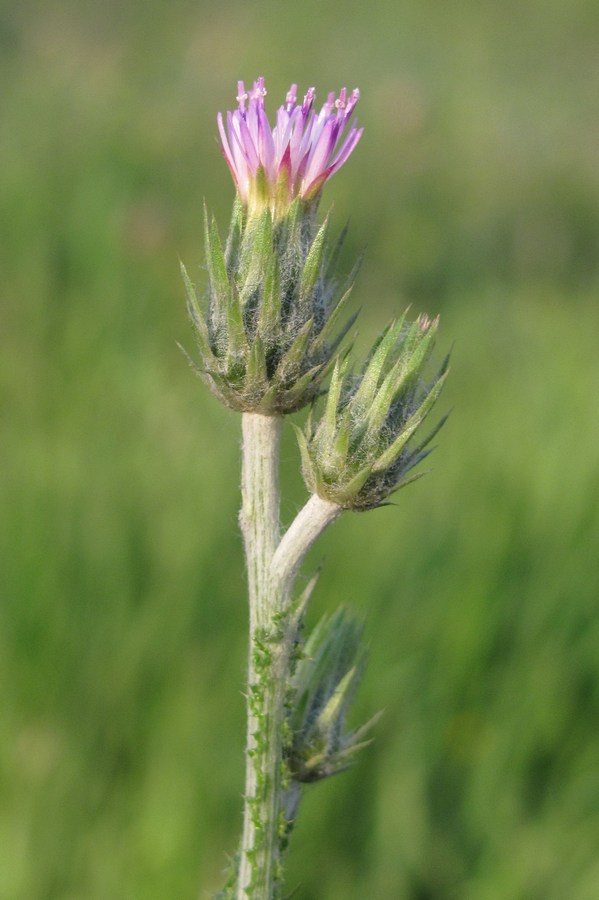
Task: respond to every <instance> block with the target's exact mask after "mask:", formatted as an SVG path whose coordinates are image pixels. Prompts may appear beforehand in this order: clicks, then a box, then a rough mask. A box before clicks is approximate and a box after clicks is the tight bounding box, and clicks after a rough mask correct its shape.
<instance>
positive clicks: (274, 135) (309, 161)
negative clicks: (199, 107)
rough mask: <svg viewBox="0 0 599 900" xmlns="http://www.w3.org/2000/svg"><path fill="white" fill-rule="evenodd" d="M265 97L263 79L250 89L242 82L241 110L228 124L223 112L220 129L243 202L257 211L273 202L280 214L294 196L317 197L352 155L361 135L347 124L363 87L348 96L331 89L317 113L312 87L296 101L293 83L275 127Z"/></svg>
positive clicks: (239, 92)
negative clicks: (301, 100)
mask: <svg viewBox="0 0 599 900" xmlns="http://www.w3.org/2000/svg"><path fill="white" fill-rule="evenodd" d="M265 96H266V88H265V87H264V78H258V80H257V81H255V82H254V86H253V88H252V90H251V91H248V92H246V90H245V86H244V83H243V81H239V82H238V83H237V103H238V106H237V109H236V110H234V111H233V112H227V118H226V127H225V123H224V121H223V116H222V114H221V113H219V114H218V128H219V131H220V137H221V142H222V151H223V154H224V157H225V159H226V160H227V163H228V164H229V168H230V169H231V173H232V175H233V178H234V180H235V184H236V186H237V191H238V193H239V196H240V198H241V201H242V203H243V204H244V205H245V206H247V207H249V208H250V209H251V210H253V211H254V210H257V211H259V210H261V209H264V208H265V207H270V209H271V210H272V213H273V215H274V216H275V217H278V216H279V215H280V214H282V213H284V212H285V210H286V209H287V208H288V207H289V205H290V203H291V202H292V201H293V200H294V199H295V198H296V197H300V198H301V199H302V200H304V201H306V202H308V201H310V200H314V198H315V197H316V196H317V195H318V193H319V192H320V190H321V188H322V186H323V185H324V183H325V181H327V179H329V178H330V177H331V175H333V174H334V173H335V172H336V171H337V169H339V168H341V166H342V165H343V163H344V162H345V161H346V160H347V158H348V157H349V156H350V154H351V152H352V151H353V149H354V147H355V146H356V144H357V143H358V141H359V140H360V137H361V136H362V129H361V128H358V127H357V123H356V120H355V119H354V121H353V122H352V123H351V125H350V126H349V127H348V123H349V119H350V117H351V114H352V112H353V109H354V107H355V105H356V103H357V102H358V99H359V97H360V92H359V91H358V90H357V88H356V89H355V90H353V91H352V92H351V94H350V95H349V97H348V96H347V91H346V89H345V88H343V89H342V90H341V91H340V92H339V97H337V98H335V94H334V93H331V94H329V95H328V97H327V100H326V103H325V104H324V105H323V107H322V109H321V110H320V112H319V113H316V112H315V111H314V110H313V109H312V107H313V105H314V99H315V90H314V88H309V89H308V91H307V93H306V95H305V97H304V99H303V102H302V103H298V102H297V85H295V84H292V85H291V87H290V89H289V92H288V93H287V96H286V98H285V103H284V104H283V105H282V106H280V107H279V109H278V110H277V116H276V124H275V126H274V128H273V127H271V124H270V122H269V120H268V117H267V115H266V111H265V109H264V97H265Z"/></svg>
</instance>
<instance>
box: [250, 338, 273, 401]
mask: <svg viewBox="0 0 599 900" xmlns="http://www.w3.org/2000/svg"><path fill="white" fill-rule="evenodd" d="M267 384H268V376H267V373H266V355H265V353H264V344H263V343H262V339H261V338H260V335H256V337H255V338H254V340H253V341H252V343H251V345H250V353H249V358H248V368H247V387H248V389H250V390H256V389H258V388H262V389H263V388H265V387H266V385H267Z"/></svg>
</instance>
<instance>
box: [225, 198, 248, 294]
mask: <svg viewBox="0 0 599 900" xmlns="http://www.w3.org/2000/svg"><path fill="white" fill-rule="evenodd" d="M243 218H244V216H243V204H242V202H241V198H240V196H239V194H235V200H234V201H233V210H232V212H231V222H230V225H229V234H228V235H227V243H226V245H225V264H226V267H227V272H228V274H229V277H230V276H231V275H232V274H234V272H235V271H236V269H237V266H238V264H239V248H240V246H241V235H242V232H243Z"/></svg>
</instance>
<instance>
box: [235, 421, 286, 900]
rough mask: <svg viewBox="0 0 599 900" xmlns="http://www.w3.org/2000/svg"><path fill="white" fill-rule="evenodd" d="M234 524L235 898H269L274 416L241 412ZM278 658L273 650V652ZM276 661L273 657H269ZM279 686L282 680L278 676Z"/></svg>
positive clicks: (275, 733)
mask: <svg viewBox="0 0 599 900" xmlns="http://www.w3.org/2000/svg"><path fill="white" fill-rule="evenodd" d="M242 432H243V462H242V471H241V512H240V516H239V519H240V524H241V531H242V534H243V540H244V546H245V557H246V565H247V577H248V590H249V604H250V646H249V662H248V694H247V703H248V720H247V745H246V783H245V804H244V812H243V836H242V842H241V858H240V862H239V876H238V884H237V898H238V900H270V898H271V897H272V895H273V891H274V884H275V878H276V862H277V860H278V844H279V841H278V826H279V810H278V797H279V793H280V787H279V782H280V779H281V760H282V746H281V740H282V739H281V729H280V724H281V722H282V720H283V716H284V699H285V698H284V687H283V689H282V690H283V696H281V690H278V691H277V686H280V682H281V678H280V677H279V678H276V677H275V672H274V671H273V669H274V668H275V660H273V659H271V658H269V652H268V651H269V650H270V649H271V648H270V646H269V637H270V636H271V635H270V629H271V624H272V618H273V613H274V610H275V609H276V606H277V603H276V597H275V596H274V595H273V591H272V586H271V579H270V565H271V561H272V557H273V555H274V551H275V548H276V546H277V543H278V540H279V534H280V525H279V506H280V502H279V478H278V451H279V438H280V433H281V419H280V418H278V417H274V416H262V415H258V414H255V413H244V414H243V416H242ZM276 655H277V656H278V655H279V654H276ZM276 662H279V663H280V661H279V660H276ZM283 685H284V680H283Z"/></svg>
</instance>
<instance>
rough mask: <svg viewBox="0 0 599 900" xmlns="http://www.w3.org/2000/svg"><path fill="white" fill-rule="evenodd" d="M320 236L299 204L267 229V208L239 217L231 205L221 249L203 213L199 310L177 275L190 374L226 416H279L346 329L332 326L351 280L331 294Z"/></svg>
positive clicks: (305, 394)
mask: <svg viewBox="0 0 599 900" xmlns="http://www.w3.org/2000/svg"><path fill="white" fill-rule="evenodd" d="M327 234H328V221H326V220H325V222H324V223H323V224H322V225H321V226H320V228H318V229H317V228H316V225H315V220H314V217H310V216H306V215H305V210H304V209H303V208H302V204H301V201H300V200H299V199H296V200H295V201H294V202H293V203H292V204H291V206H290V207H289V209H288V210H287V212H286V214H285V215H284V216H282V217H281V218H279V219H278V220H277V221H275V220H274V218H273V214H272V212H271V210H270V209H269V208H268V207H267V208H265V209H264V210H263V211H262V213H261V214H260V215H257V216H253V217H249V216H248V214H247V211H246V210H245V209H244V207H243V205H242V204H241V202H240V201H239V200H237V201H236V203H235V205H234V210H233V218H232V222H231V228H230V232H229V236H228V240H227V243H226V247H225V249H224V250H223V247H222V244H221V241H220V237H219V234H218V230H217V228H216V224H215V222H214V219H209V217H208V214H207V213H206V215H205V244H206V257H207V263H208V266H207V267H208V281H209V284H208V291H207V294H206V295H205V297H204V298H202V301H201V302H200V300H199V299H198V297H197V296H196V293H195V289H194V287H193V285H192V284H191V282H190V280H189V278H188V276H187V273H186V272H185V269H183V278H184V280H185V285H186V290H187V305H188V311H189V314H190V317H191V320H192V323H193V325H194V328H195V332H196V337H197V343H198V347H199V350H200V354H201V357H202V362H201V365H200V366H199V367H197V370H198V373H199V374H200V376H201V377H202V378H203V379H204V380H205V381H206V382H207V384H208V386H209V387H210V389H211V390H212V391H213V393H214V394H216V396H217V397H218V398H219V399H220V400H221V401H222V402H223V403H225V404H226V405H227V406H229V407H231V408H232V409H236V410H238V411H241V412H257V413H262V414H264V415H281V414H285V413H290V412H294V411H295V410H298V409H301V408H302V407H303V406H305V405H307V404H308V403H310V402H311V401H312V400H313V399H314V397H315V396H316V395H317V394H318V393H319V391H320V390H321V388H322V383H323V380H324V379H325V378H326V377H327V375H328V374H329V373H330V370H331V368H332V366H333V362H334V354H335V351H336V349H337V348H338V346H339V344H340V342H341V340H342V339H343V337H344V335H345V334H346V333H347V331H348V329H349V328H350V327H351V325H352V324H353V322H354V321H355V316H353V317H351V318H350V319H349V320H348V321H346V322H345V324H341V327H339V325H340V322H341V320H342V316H343V313H344V311H345V309H346V304H347V300H348V298H349V295H350V291H351V288H352V283H353V281H352V276H350V278H349V279H347V280H346V283H345V285H344V287H343V288H342V289H341V290H339V288H338V283H337V280H336V278H335V276H334V266H335V259H336V256H337V254H336V252H335V251H333V253H330V252H329V249H328V246H327ZM343 237H344V234H343V233H342V235H341V238H340V239H339V241H338V245H339V243H340V242H341V241H342V240H343Z"/></svg>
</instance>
